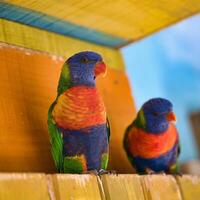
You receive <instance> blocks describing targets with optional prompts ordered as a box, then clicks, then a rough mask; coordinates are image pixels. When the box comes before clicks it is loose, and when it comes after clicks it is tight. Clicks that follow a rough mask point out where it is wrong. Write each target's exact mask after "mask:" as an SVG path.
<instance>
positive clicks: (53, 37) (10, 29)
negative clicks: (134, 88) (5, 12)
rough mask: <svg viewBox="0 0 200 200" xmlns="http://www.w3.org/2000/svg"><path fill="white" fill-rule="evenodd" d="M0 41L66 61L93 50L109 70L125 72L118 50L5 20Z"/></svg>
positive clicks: (1, 20) (0, 20) (0, 25)
mask: <svg viewBox="0 0 200 200" xmlns="http://www.w3.org/2000/svg"><path fill="white" fill-rule="evenodd" d="M0 41H1V42H5V43H8V44H13V45H17V46H21V47H25V48H28V49H33V50H38V51H42V52H48V53H51V54H54V55H58V56H63V57H64V59H65V58H68V57H69V56H71V55H73V54H74V53H77V52H80V51H87V50H91V51H95V52H98V53H100V54H101V55H102V56H103V58H104V60H105V62H106V63H107V66H108V67H109V68H112V69H117V70H120V71H124V70H125V67H124V63H123V58H122V56H121V53H120V51H118V50H116V49H111V48H106V47H104V46H100V45H96V44H92V43H89V42H85V41H81V40H78V39H74V38H71V37H67V36H62V35H58V34H55V33H52V32H47V31H44V30H41V29H37V28H33V27H30V26H26V25H23V24H20V23H16V22H12V21H8V20H4V19H0Z"/></svg>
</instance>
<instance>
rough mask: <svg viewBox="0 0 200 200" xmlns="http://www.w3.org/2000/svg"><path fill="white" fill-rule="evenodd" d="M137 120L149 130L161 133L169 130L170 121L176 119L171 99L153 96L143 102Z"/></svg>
mask: <svg viewBox="0 0 200 200" xmlns="http://www.w3.org/2000/svg"><path fill="white" fill-rule="evenodd" d="M137 120H138V123H139V125H140V126H141V127H142V128H143V129H145V130H146V131H147V132H150V133H155V134H159V133H162V132H164V131H166V130H167V128H168V126H169V123H170V122H171V121H175V120H176V116H175V114H174V113H173V106H172V103H171V102H170V101H169V100H167V99H163V98H153V99H150V100H149V101H147V102H146V103H144V104H143V106H142V108H141V109H140V111H139V113H138V116H137ZM137 120H136V121H137Z"/></svg>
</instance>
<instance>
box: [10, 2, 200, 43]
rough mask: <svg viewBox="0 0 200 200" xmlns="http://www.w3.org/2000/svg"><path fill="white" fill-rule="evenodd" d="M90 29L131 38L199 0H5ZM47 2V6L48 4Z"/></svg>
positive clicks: (187, 12) (183, 13)
mask: <svg viewBox="0 0 200 200" xmlns="http://www.w3.org/2000/svg"><path fill="white" fill-rule="evenodd" d="M7 2H9V3H13V4H15V5H19V6H22V7H26V8H29V9H32V10H36V11H39V12H42V13H46V14H48V15H52V16H56V17H58V18H59V19H62V20H66V21H69V22H71V23H74V24H78V25H81V26H84V27H88V28H90V29H94V30H98V31H101V32H104V33H108V34H111V35H114V36H120V37H123V38H126V39H127V40H129V42H131V41H136V40H138V39H139V38H143V37H144V36H147V35H149V34H150V33H152V32H155V31H157V30H159V29H161V28H163V27H166V26H168V25H170V24H172V23H175V22H177V21H179V20H181V19H184V18H185V17H188V16H191V15H193V14H195V13H198V12H199V11H200V3H199V0H173V1H172V0H171V1H169V0H168V1H167V0H163V1H158V0H151V1H150V0H147V1H124V0H115V1H107V0H101V1H98V2H97V1H95V0H85V1H74V0H67V1H63V0H62V1H54V0H46V1H45V3H44V2H43V1H39V0H29V1H27V0H7ZM47 5H48V6H47Z"/></svg>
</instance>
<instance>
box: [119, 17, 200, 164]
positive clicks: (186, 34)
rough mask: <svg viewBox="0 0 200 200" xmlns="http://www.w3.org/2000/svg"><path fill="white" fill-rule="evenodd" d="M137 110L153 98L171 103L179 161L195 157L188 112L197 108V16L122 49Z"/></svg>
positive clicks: (199, 30)
mask: <svg viewBox="0 0 200 200" xmlns="http://www.w3.org/2000/svg"><path fill="white" fill-rule="evenodd" d="M122 53H123V56H124V59H125V63H126V68H127V74H128V76H129V80H130V84H131V86H132V94H133V96H134V99H135V102H136V106H137V109H139V108H140V107H141V105H142V104H143V103H144V102H145V101H147V100H148V99H150V98H152V97H164V98H167V99H169V100H171V101H172V102H173V105H174V110H175V112H176V115H177V118H178V120H177V127H178V130H179V132H180V140H181V147H182V149H181V150H182V152H181V156H180V160H181V161H182V162H184V161H187V160H193V159H197V158H198V151H197V147H196V144H195V138H194V137H193V132H192V129H191V125H190V122H189V120H188V115H189V113H191V112H192V111H195V110H200V15H196V16H194V17H192V18H189V19H187V20H184V21H182V22H180V23H178V24H175V25H173V26H171V27H169V28H167V29H165V30H162V31H160V32H158V33H156V34H154V35H152V36H150V37H148V38H146V39H143V40H141V41H139V42H137V43H134V44H132V45H129V46H127V47H125V48H123V49H122Z"/></svg>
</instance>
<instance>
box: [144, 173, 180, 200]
mask: <svg viewBox="0 0 200 200" xmlns="http://www.w3.org/2000/svg"><path fill="white" fill-rule="evenodd" d="M142 185H143V189H144V195H145V199H149V200H181V199H182V198H181V193H180V190H179V187H178V185H177V182H176V180H175V178H174V177H173V176H167V175H154V176H153V175H147V176H143V177H142Z"/></svg>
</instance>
